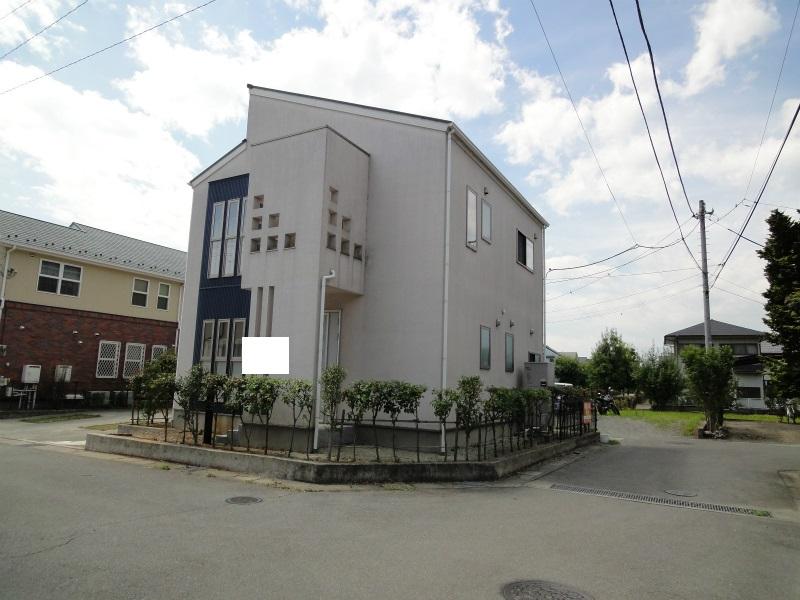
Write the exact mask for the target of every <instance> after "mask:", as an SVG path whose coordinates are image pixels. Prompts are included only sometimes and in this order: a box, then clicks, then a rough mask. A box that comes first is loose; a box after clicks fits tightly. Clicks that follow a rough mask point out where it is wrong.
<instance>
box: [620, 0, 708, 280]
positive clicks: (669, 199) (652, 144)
mask: <svg viewBox="0 0 800 600" xmlns="http://www.w3.org/2000/svg"><path fill="white" fill-rule="evenodd" d="M608 3H609V4H610V5H611V14H612V15H614V23H615V24H616V26H617V33H618V34H619V41H620V43H621V44H622V52H623V53H624V54H625V62H626V63H627V64H628V73H630V76H631V83H632V84H633V91H634V93H635V94H636V101H637V102H638V104H639V111H640V112H641V113H642V119H643V120H644V126H645V129H646V130H647V138H648V139H649V140H650V148H651V149H652V150H653V157H654V158H655V159H656V166H657V167H658V172H659V173H660V174H661V183H662V184H663V185H664V192H665V193H666V194H667V202H669V208H670V210H671V211H672V217H673V218H674V219H675V223H677V224H678V231H679V232H680V234H681V239H682V240H683V245H684V246H685V247H686V251H687V252H688V253H689V256H691V257H692V261H693V262H694V264H695V265H696V266H697V268H698V269H699V268H700V265H699V263H698V262H697V259H696V258H695V257H694V254H693V253H692V250H691V248H689V244H687V243H686V238H685V237H684V235H683V229H682V228H681V223H680V221H678V213H676V212H675V205H674V204H673V203H672V196H671V194H670V193H669V186H668V185H667V178H666V177H665V176H664V170H663V169H662V168H661V160H660V159H659V158H658V152H657V151H656V145H655V142H653V134H652V132H651V131H650V123H648V121H647V115H646V114H645V112H644V106H643V105H642V98H641V96H640V95H639V86H637V85H636V78H635V77H634V76H633V67H632V66H631V59H630V56H629V55H628V48H627V46H626V45H625V38H624V37H623V35H622V29H621V28H620V26H619V20H618V19H617V11H616V10H615V9H614V2H613V0H608ZM656 85H658V83H656ZM690 209H691V207H690ZM692 215H694V212H692Z"/></svg>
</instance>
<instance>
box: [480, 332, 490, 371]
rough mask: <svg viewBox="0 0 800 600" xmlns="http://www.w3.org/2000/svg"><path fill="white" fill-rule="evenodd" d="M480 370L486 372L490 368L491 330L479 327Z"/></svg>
mask: <svg viewBox="0 0 800 600" xmlns="http://www.w3.org/2000/svg"><path fill="white" fill-rule="evenodd" d="M480 368H481V369H482V370H484V371H487V370H489V369H491V368H492V330H491V329H489V328H488V327H486V326H485V325H481V354H480Z"/></svg>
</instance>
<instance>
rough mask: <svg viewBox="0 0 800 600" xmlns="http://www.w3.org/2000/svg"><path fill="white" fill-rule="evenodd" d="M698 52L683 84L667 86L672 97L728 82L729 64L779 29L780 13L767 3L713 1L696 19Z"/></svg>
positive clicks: (668, 82) (686, 70) (746, 0)
mask: <svg viewBox="0 0 800 600" xmlns="http://www.w3.org/2000/svg"><path fill="white" fill-rule="evenodd" d="M694 26H695V31H696V34H697V39H696V45H695V51H694V54H693V55H692V58H691V59H690V60H689V63H688V64H687V65H686V69H685V72H684V82H683V83H682V84H680V83H676V82H673V81H667V82H665V85H664V89H665V91H667V92H668V93H673V94H677V95H680V96H683V97H688V96H692V95H694V94H697V93H699V92H701V91H703V90H704V89H705V88H707V87H709V86H712V85H716V84H719V83H721V82H723V81H724V80H725V76H726V72H725V63H726V62H727V61H730V60H732V59H733V58H735V57H736V56H737V55H739V54H740V53H741V52H743V51H745V50H747V49H749V48H751V47H752V46H753V45H754V44H756V43H757V42H760V41H763V40H764V39H765V38H766V37H767V36H768V35H769V34H771V33H772V32H774V31H775V30H776V29H778V26H779V20H778V12H777V10H776V9H775V7H774V6H772V5H771V4H770V3H768V2H764V1H763V0H712V1H710V2H708V3H707V4H705V6H704V7H703V8H702V9H701V10H700V11H699V13H698V15H697V17H696V18H695V23H694Z"/></svg>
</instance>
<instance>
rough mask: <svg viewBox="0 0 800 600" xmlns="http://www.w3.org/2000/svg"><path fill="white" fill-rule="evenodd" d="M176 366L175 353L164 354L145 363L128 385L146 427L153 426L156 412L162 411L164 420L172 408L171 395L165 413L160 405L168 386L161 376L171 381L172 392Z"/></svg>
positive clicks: (162, 402)
mask: <svg viewBox="0 0 800 600" xmlns="http://www.w3.org/2000/svg"><path fill="white" fill-rule="evenodd" d="M176 365H177V362H176V359H175V352H173V351H168V352H164V353H162V354H161V355H160V356H158V357H157V358H155V359H153V360H151V361H150V362H148V363H146V364H145V365H144V367H143V368H142V371H141V373H139V374H137V375H135V376H134V377H132V378H131V380H130V382H129V384H128V386H129V389H130V390H131V391H133V395H134V398H135V399H136V405H137V406H138V407H139V410H140V411H141V412H143V413H144V415H145V423H146V424H147V425H152V424H153V421H154V418H155V415H156V413H157V412H158V411H162V414H165V417H164V418H165V419H166V418H167V415H168V414H169V408H170V407H171V406H172V395H171V396H170V397H169V400H168V401H166V402H167V408H166V412H164V408H163V406H162V404H164V402H165V400H164V397H165V396H164V395H165V394H166V393H167V392H168V391H169V387H170V384H169V382H167V381H166V380H165V379H164V378H163V377H162V376H164V375H167V376H169V378H170V379H171V380H172V383H171V385H172V386H173V392H174V385H175V369H176ZM173 395H174V394H173Z"/></svg>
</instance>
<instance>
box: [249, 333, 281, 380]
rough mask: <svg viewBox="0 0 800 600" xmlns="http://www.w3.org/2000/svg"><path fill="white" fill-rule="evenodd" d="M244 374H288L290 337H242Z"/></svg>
mask: <svg viewBox="0 0 800 600" xmlns="http://www.w3.org/2000/svg"><path fill="white" fill-rule="evenodd" d="M242 374H243V375H288V374H289V338H288V337H245V338H242Z"/></svg>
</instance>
